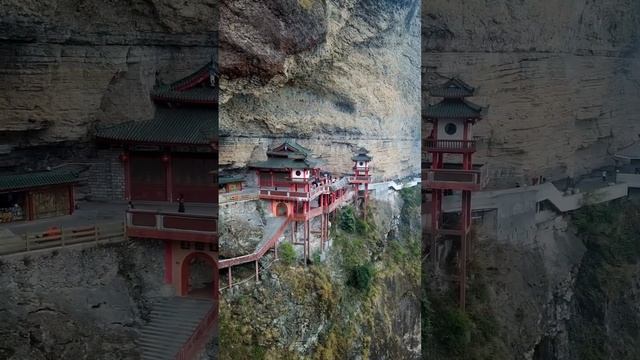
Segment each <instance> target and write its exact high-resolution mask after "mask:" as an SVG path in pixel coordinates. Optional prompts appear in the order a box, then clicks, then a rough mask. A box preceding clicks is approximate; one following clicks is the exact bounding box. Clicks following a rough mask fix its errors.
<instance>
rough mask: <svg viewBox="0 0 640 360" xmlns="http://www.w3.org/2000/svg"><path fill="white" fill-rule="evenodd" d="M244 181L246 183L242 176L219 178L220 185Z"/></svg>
mask: <svg viewBox="0 0 640 360" xmlns="http://www.w3.org/2000/svg"><path fill="white" fill-rule="evenodd" d="M243 181H244V177H242V176H240V175H236V176H220V177H219V178H218V184H220V185H224V184H230V183H237V182H243Z"/></svg>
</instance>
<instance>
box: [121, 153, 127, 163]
mask: <svg viewBox="0 0 640 360" xmlns="http://www.w3.org/2000/svg"><path fill="white" fill-rule="evenodd" d="M118 160H120V162H127V160H129V156H127V154H126V153H122V154H120V155H118Z"/></svg>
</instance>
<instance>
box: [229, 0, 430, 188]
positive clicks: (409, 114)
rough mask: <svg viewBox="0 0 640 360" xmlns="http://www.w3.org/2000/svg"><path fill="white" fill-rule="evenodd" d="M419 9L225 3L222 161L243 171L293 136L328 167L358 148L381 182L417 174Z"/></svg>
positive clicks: (337, 0) (353, 1)
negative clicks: (366, 155)
mask: <svg viewBox="0 0 640 360" xmlns="http://www.w3.org/2000/svg"><path fill="white" fill-rule="evenodd" d="M419 5H420V2H419V1H416V0H403V1H371V0H330V1H314V0H305V1H303V0H299V1H283V2H281V1H278V2H276V1H263V2H260V3H257V2H251V1H222V2H221V7H220V43H221V49H220V70H221V74H222V80H221V84H220V86H221V92H222V98H221V102H222V103H221V106H220V131H221V135H222V136H223V137H222V138H221V151H220V163H221V164H222V165H225V166H228V167H243V166H245V165H246V163H247V162H248V161H249V160H251V159H256V158H260V157H263V156H264V153H265V149H266V147H267V146H268V145H269V144H270V142H271V140H272V139H273V138H281V137H293V138H299V139H302V140H301V141H300V143H301V144H302V145H304V146H307V147H309V148H311V149H312V150H313V151H314V153H316V154H317V155H319V156H321V157H323V158H325V159H327V160H328V165H327V166H328V168H329V169H330V170H334V171H347V170H348V169H349V168H350V167H351V165H352V163H351V161H350V158H351V156H352V152H353V150H355V147H359V146H365V147H367V148H368V149H369V150H370V151H371V152H372V155H373V157H374V159H376V160H375V162H376V164H375V166H376V171H377V176H378V177H379V178H391V177H397V176H405V175H409V174H414V173H417V172H418V169H419V161H418V158H417V156H415V155H416V154H418V153H419V141H418V139H419V131H420V126H419V118H420V105H419V99H420V95H419V77H420V73H419V60H418V59H419V56H420V53H419V43H420V38H419V35H420V34H419V26H420V25H419V23H420V22H419V18H418V17H419V11H418V9H419ZM284 9H286V11H285V10H284ZM389 154H391V155H392V156H389Z"/></svg>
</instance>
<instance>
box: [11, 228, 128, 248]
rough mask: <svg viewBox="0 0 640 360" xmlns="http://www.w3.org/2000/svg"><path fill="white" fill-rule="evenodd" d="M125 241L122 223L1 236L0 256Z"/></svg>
mask: <svg viewBox="0 0 640 360" xmlns="http://www.w3.org/2000/svg"><path fill="white" fill-rule="evenodd" d="M123 240H125V227H124V224H123V223H122V222H119V223H109V224H98V225H92V226H85V227H76V228H62V227H60V228H54V229H50V230H45V231H40V232H37V233H33V232H32V233H25V234H21V235H14V236H7V235H0V255H9V254H16V253H22V252H29V251H34V250H42V249H55V248H61V247H66V246H71V245H78V244H90V243H95V244H104V243H112V242H120V241H123Z"/></svg>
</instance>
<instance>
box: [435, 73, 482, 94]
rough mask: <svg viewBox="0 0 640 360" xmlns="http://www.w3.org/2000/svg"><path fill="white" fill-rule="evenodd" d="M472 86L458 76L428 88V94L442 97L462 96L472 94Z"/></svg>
mask: <svg viewBox="0 0 640 360" xmlns="http://www.w3.org/2000/svg"><path fill="white" fill-rule="evenodd" d="M474 91H475V89H474V87H473V86H471V85H469V84H467V83H465V82H464V81H462V80H460V79H458V78H451V79H449V80H447V82H445V83H444V84H442V85H437V86H434V87H432V88H431V89H429V95H431V96H434V97H443V98H464V97H469V96H473V92H474Z"/></svg>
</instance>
